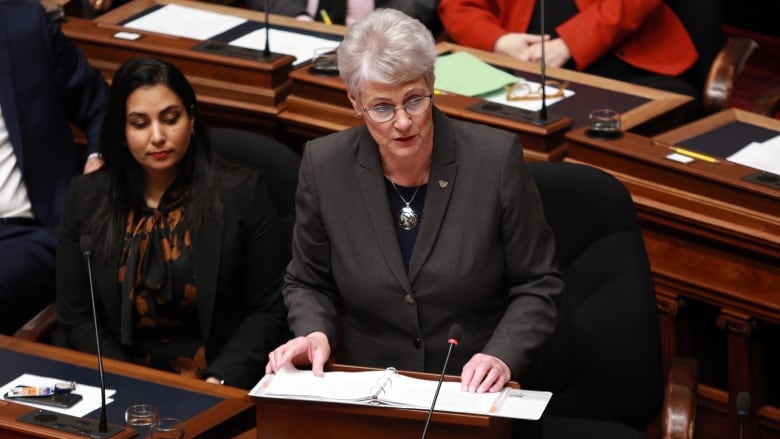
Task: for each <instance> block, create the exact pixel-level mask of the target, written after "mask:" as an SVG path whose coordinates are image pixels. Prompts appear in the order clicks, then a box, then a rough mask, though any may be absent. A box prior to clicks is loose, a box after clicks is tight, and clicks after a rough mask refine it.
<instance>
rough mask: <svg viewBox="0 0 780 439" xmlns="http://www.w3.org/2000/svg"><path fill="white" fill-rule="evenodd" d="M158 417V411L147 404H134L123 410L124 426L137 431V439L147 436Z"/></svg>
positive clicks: (149, 435) (149, 434)
mask: <svg viewBox="0 0 780 439" xmlns="http://www.w3.org/2000/svg"><path fill="white" fill-rule="evenodd" d="M159 419H160V413H159V412H158V411H157V409H156V408H155V407H154V406H152V405H149V404H134V405H131V406H130V407H128V408H127V410H125V426H127V427H130V428H132V429H133V430H135V431H136V432H138V437H139V439H143V438H149V437H151V435H152V429H153V428H154V426H155V425H156V424H157V421H158V420H159Z"/></svg>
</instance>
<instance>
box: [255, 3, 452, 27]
mask: <svg viewBox="0 0 780 439" xmlns="http://www.w3.org/2000/svg"><path fill="white" fill-rule="evenodd" d="M245 1H246V3H247V4H248V5H249V6H250V7H251V8H252V9H257V10H259V11H263V10H265V3H266V2H265V0H245ZM438 3H439V0H268V8H269V10H270V12H271V13H273V14H280V15H287V16H290V17H297V18H298V19H299V20H308V21H326V22H327V21H328V20H330V21H331V22H332V23H335V24H345V25H347V26H349V25H351V24H352V23H354V22H356V21H357V20H360V19H361V18H363V17H365V16H366V15H368V13H369V12H371V11H373V10H374V9H378V8H392V9H397V10H399V11H401V12H403V13H405V14H406V15H409V16H410V17H413V18H416V19H418V20H420V21H421V22H422V24H424V25H425V26H426V27H427V28H428V29H429V30H430V31H431V32H432V33H433V35H437V34H438V33H439V32H441V29H442V27H441V22H440V21H439V15H438V12H437V10H436V8H437V6H438ZM322 11H325V12H322ZM325 17H327V18H325Z"/></svg>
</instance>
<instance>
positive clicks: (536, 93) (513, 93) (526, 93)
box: [504, 79, 569, 101]
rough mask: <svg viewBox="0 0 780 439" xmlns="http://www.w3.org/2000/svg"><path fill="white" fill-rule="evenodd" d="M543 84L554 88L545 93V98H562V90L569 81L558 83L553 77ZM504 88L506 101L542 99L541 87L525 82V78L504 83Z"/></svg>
mask: <svg viewBox="0 0 780 439" xmlns="http://www.w3.org/2000/svg"><path fill="white" fill-rule="evenodd" d="M544 84H545V85H546V86H548V87H554V88H555V89H556V90H555V91H554V92H553V93H549V92H548V93H545V98H562V97H563V96H564V93H563V91H564V90H565V89H566V87H568V86H569V81H565V82H563V83H560V82H558V81H556V80H554V79H548V80H547V81H545V82H544ZM504 90H506V100H508V101H531V100H537V99H538V100H541V99H542V87H541V86H539V85H531V84H529V83H527V82H525V80H520V81H518V82H515V83H514V84H510V85H505V86H504Z"/></svg>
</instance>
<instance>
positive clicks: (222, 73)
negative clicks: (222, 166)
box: [62, 0, 333, 134]
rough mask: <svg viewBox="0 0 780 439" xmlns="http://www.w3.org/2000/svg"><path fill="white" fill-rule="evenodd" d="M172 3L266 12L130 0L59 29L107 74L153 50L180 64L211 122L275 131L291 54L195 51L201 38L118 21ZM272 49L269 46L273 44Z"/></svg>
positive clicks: (314, 26)
mask: <svg viewBox="0 0 780 439" xmlns="http://www.w3.org/2000/svg"><path fill="white" fill-rule="evenodd" d="M168 3H176V4H179V5H182V6H187V7H193V8H198V9H203V10H208V11H212V12H218V13H223V14H228V15H233V16H238V17H243V18H246V19H249V20H253V21H257V22H260V23H262V22H264V14H263V13H260V12H257V11H252V10H247V9H239V8H233V7H229V6H222V5H217V4H212V3H204V2H197V1H187V0H159V1H155V0H134V1H131V2H129V3H126V4H124V5H122V6H120V7H118V8H116V9H113V10H111V11H110V12H108V13H106V14H103V15H101V16H99V17H98V18H96V19H94V20H85V19H81V18H75V17H69V18H68V20H67V22H66V23H65V24H64V25H63V28H62V29H63V32H64V33H65V35H67V36H68V37H69V38H70V39H71V40H73V41H74V42H75V43H76V44H77V45H78V46H79V47H80V48H81V49H82V50H83V51H84V53H85V54H86V56H87V59H88V60H89V62H90V63H91V64H92V65H93V66H95V67H96V68H98V69H100V70H101V71H102V72H103V75H104V76H105V77H106V78H107V79H108V80H110V79H111V78H112V77H113V75H114V72H115V71H116V69H117V68H118V67H119V66H120V65H121V64H122V63H123V62H125V61H127V60H129V59H131V58H135V57H139V56H152V57H156V58H160V59H163V60H166V61H169V62H171V63H173V64H175V65H176V66H177V67H179V68H180V69H181V70H182V71H183V72H184V73H185V75H186V76H187V79H188V80H189V81H190V82H191V83H192V85H193V87H194V89H195V92H196V93H197V97H198V102H199V104H200V110H201V114H203V115H204V116H205V117H206V118H207V119H208V121H209V123H210V124H212V125H227V126H235V127H240V128H244V129H249V130H252V131H257V132H262V133H266V134H268V133H273V132H274V130H275V128H276V122H277V116H278V114H279V113H280V112H281V111H282V110H283V109H284V105H285V102H284V101H285V98H286V97H287V95H288V94H289V93H290V91H291V81H290V79H289V74H290V72H291V71H292V65H293V61H294V58H293V57H292V56H289V55H282V56H280V57H279V58H276V59H273V60H272V61H268V62H266V61H260V60H254V59H248V58H241V57H236V56H227V55H221V54H218V53H207V52H203V51H196V50H193V48H194V47H195V46H197V45H199V44H200V43H202V42H201V41H199V40H193V39H189V38H179V37H173V36H168V35H163V34H155V33H151V32H143V31H137V30H133V29H127V28H124V27H122V26H121V24H120V23H121V22H123V21H124V20H126V19H128V18H130V17H133V16H135V15H137V14H139V13H141V12H143V11H145V10H147V9H149V8H150V7H153V6H155V5H163V4H168ZM270 21H271V23H272V24H277V25H284V26H299V27H300V26H303V24H301V22H299V21H298V20H295V19H293V18H290V17H280V16H273V17H271V20H270ZM305 28H306V29H310V30H316V31H320V32H326V33H327V32H331V33H332V32H333V31H332V30H330V29H326V26H324V25H321V23H311V24H306V25H305ZM120 30H124V31H128V32H133V33H137V34H141V35H142V36H141V38H139V39H137V40H134V41H128V40H123V39H118V38H115V37H114V34H115V33H116V32H118V31H120ZM271 48H272V50H273V46H272V47H271Z"/></svg>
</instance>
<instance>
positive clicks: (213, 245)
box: [192, 219, 224, 345]
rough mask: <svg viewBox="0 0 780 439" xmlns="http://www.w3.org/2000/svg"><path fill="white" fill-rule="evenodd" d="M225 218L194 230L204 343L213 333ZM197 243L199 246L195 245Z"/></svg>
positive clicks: (197, 283) (199, 317) (199, 314)
mask: <svg viewBox="0 0 780 439" xmlns="http://www.w3.org/2000/svg"><path fill="white" fill-rule="evenodd" d="M223 228H224V219H222V220H219V221H215V223H214V224H211V225H206V226H203V227H201V228H199V229H196V230H193V231H192V242H193V249H192V253H193V256H192V257H193V259H194V260H193V269H194V274H195V285H196V286H197V289H198V320H200V330H201V334H202V336H203V342H204V345H207V344H208V341H209V334H211V324H212V321H211V316H212V312H213V310H214V302H215V300H216V296H217V276H218V274H219V266H220V264H221V260H220V258H221V257H222V239H221V237H222V229H223ZM194 243H197V248H196V247H195V245H196V244H194Z"/></svg>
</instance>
